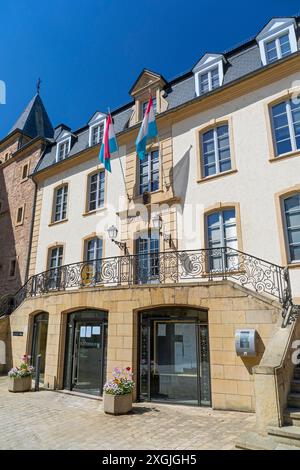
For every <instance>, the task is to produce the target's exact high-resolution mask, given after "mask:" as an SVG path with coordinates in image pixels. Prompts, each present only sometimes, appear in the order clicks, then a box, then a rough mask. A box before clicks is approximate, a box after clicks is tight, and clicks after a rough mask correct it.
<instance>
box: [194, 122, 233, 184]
mask: <svg viewBox="0 0 300 470" xmlns="http://www.w3.org/2000/svg"><path fill="white" fill-rule="evenodd" d="M201 140H202V156H203V162H202V165H203V175H204V176H211V175H215V174H217V173H222V172H223V171H228V170H230V169H231V158H230V144H229V134H228V125H227V124H224V125H222V126H218V127H215V128H214V129H210V130H209V131H207V132H205V133H204V134H202V136H201Z"/></svg>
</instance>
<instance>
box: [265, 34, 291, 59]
mask: <svg viewBox="0 0 300 470" xmlns="http://www.w3.org/2000/svg"><path fill="white" fill-rule="evenodd" d="M265 50H266V59H267V63H268V64H271V63H272V62H275V61H276V60H278V59H282V57H285V56H286V55H289V54H290V53H291V45H290V39H289V35H288V33H285V34H283V35H282V36H279V37H277V38H275V39H271V40H270V41H267V42H266V45H265Z"/></svg>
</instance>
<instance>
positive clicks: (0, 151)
mask: <svg viewBox="0 0 300 470" xmlns="http://www.w3.org/2000/svg"><path fill="white" fill-rule="evenodd" d="M53 135H54V131H53V127H52V124H51V121H50V119H49V117H48V114H47V112H46V109H45V107H44V105H43V102H42V99H41V97H40V95H39V94H36V95H35V96H34V97H33V98H32V100H31V101H30V103H29V104H28V105H27V106H26V108H25V110H24V111H23V113H22V114H21V116H20V117H19V118H18V120H17V121H16V123H15V125H14V126H13V127H12V129H11V130H10V132H9V133H8V135H6V136H5V137H4V138H3V139H2V140H1V141H0V300H1V299H2V300H3V298H4V297H5V296H8V297H9V296H10V295H12V294H14V293H15V292H16V291H17V290H18V289H19V288H20V287H21V286H22V285H23V284H24V282H25V281H26V278H27V274H28V259H29V255H30V245H31V239H32V222H33V214H34V210H35V184H34V182H33V181H32V179H31V178H30V174H31V173H32V171H33V170H34V168H35V166H36V164H37V162H38V160H39V158H40V156H41V154H42V152H43V149H44V148H45V145H46V144H47V140H48V139H52V138H53ZM0 314H1V312H0Z"/></svg>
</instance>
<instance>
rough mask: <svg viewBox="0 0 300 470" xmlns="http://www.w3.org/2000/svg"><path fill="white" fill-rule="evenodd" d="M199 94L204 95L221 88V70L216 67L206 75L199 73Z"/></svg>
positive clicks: (205, 73)
mask: <svg viewBox="0 0 300 470" xmlns="http://www.w3.org/2000/svg"><path fill="white" fill-rule="evenodd" d="M198 77H199V94H200V95H203V94H204V93H207V92H208V91H211V90H214V89H215V88H217V87H219V86H220V78H219V68H218V67H214V68H213V69H211V70H208V71H207V72H204V73H199V74H198Z"/></svg>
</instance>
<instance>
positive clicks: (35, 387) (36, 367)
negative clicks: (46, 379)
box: [34, 354, 42, 392]
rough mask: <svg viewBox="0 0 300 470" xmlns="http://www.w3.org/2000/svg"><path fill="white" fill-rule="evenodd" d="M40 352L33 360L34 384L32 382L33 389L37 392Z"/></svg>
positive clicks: (38, 386) (38, 387)
mask: <svg viewBox="0 0 300 470" xmlns="http://www.w3.org/2000/svg"><path fill="white" fill-rule="evenodd" d="M41 357H42V355H41V354H38V355H37V356H36V361H35V384H34V391H35V392H38V391H39V389H40V367H41Z"/></svg>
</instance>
